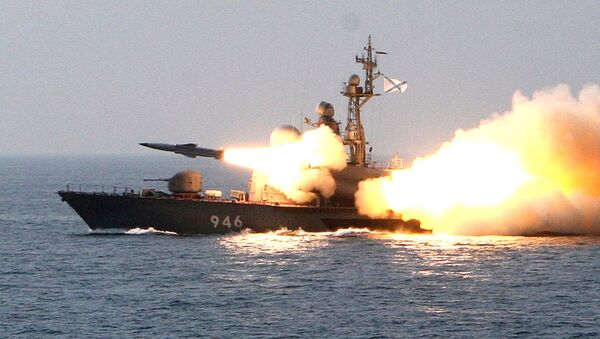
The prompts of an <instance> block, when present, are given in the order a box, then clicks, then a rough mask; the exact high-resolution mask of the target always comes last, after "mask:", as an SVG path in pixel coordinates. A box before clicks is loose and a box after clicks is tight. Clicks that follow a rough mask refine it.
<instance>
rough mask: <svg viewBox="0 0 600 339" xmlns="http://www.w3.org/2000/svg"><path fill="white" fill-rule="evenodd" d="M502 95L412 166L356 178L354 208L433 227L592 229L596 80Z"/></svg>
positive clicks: (461, 230) (597, 185)
mask: <svg viewBox="0 0 600 339" xmlns="http://www.w3.org/2000/svg"><path fill="white" fill-rule="evenodd" d="M512 104H513V107H512V110H511V111H509V112H505V113H502V114H494V115H492V116H491V117H490V118H489V119H487V120H485V121H482V122H481V124H480V126H479V127H477V128H475V129H471V130H459V131H457V132H456V134H455V137H454V139H453V140H451V141H449V142H447V143H445V144H444V145H442V147H441V148H440V150H439V151H438V152H436V153H435V154H433V155H430V156H428V157H425V158H423V159H418V160H416V161H415V162H414V164H413V167H412V168H410V169H407V170H404V171H400V173H394V174H393V175H392V178H379V179H374V180H367V181H364V182H361V183H360V186H359V191H358V192H357V194H356V203H357V207H358V208H359V210H360V212H361V213H363V214H368V215H371V216H377V215H383V214H385V213H387V211H388V210H394V211H396V212H399V213H402V214H403V215H404V216H405V218H418V219H420V220H422V221H423V223H424V225H425V226H426V227H427V226H429V227H432V228H433V229H434V231H435V232H450V233H458V234H528V233H537V232H543V231H550V232H561V233H588V234H590V233H593V234H600V87H599V86H598V85H588V86H585V87H584V88H583V89H582V90H581V91H580V93H579V95H578V97H573V95H572V94H571V92H570V89H569V87H568V86H567V85H559V86H557V87H555V88H550V89H546V90H542V91H538V92H535V93H534V94H533V95H532V97H531V98H528V97H526V96H524V95H523V94H522V93H521V92H520V91H517V92H516V93H515V94H514V96H513V101H512Z"/></svg>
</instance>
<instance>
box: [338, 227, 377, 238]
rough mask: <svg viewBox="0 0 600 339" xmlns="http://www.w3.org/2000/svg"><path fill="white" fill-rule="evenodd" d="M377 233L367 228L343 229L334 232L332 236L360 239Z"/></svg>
mask: <svg viewBox="0 0 600 339" xmlns="http://www.w3.org/2000/svg"><path fill="white" fill-rule="evenodd" d="M373 233H376V232H374V231H371V230H369V229H367V228H352V227H350V228H342V229H339V230H337V231H335V232H333V233H332V234H331V236H334V237H358V236H362V235H367V234H373Z"/></svg>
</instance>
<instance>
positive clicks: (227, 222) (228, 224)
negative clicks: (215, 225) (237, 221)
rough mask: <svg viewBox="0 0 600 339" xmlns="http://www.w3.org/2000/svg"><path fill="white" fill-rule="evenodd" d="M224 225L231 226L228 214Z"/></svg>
mask: <svg viewBox="0 0 600 339" xmlns="http://www.w3.org/2000/svg"><path fill="white" fill-rule="evenodd" d="M223 226H225V227H227V228H231V220H229V216H226V217H225V219H223Z"/></svg>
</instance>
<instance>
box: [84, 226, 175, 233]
mask: <svg viewBox="0 0 600 339" xmlns="http://www.w3.org/2000/svg"><path fill="white" fill-rule="evenodd" d="M140 234H166V235H178V234H177V233H175V232H169V231H160V230H156V229H154V228H152V227H149V228H139V227H136V228H132V229H129V230H125V229H121V228H103V229H95V230H92V229H90V230H89V233H88V235H140Z"/></svg>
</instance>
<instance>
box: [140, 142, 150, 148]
mask: <svg viewBox="0 0 600 339" xmlns="http://www.w3.org/2000/svg"><path fill="white" fill-rule="evenodd" d="M139 145H141V146H146V147H148V143H147V142H140V143H139Z"/></svg>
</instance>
